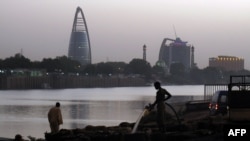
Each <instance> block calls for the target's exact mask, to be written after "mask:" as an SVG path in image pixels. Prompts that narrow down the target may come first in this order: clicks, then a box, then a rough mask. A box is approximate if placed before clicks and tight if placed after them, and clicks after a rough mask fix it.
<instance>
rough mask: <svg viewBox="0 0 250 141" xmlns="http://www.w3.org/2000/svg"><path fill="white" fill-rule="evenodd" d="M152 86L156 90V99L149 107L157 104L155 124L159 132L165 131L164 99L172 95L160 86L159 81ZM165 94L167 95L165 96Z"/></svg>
mask: <svg viewBox="0 0 250 141" xmlns="http://www.w3.org/2000/svg"><path fill="white" fill-rule="evenodd" d="M154 87H155V89H156V90H158V91H157V92H156V100H155V102H154V103H153V104H152V105H151V106H152V107H151V108H154V106H155V105H157V124H158V128H159V130H160V131H161V132H165V130H166V129H165V124H164V120H165V117H166V116H165V103H164V101H165V100H168V99H169V98H171V97H172V95H171V94H170V93H169V92H168V91H167V90H166V89H164V88H162V87H161V83H160V82H158V81H156V82H155V83H154ZM166 96H167V97H166Z"/></svg>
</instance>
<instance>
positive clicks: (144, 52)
mask: <svg viewBox="0 0 250 141" xmlns="http://www.w3.org/2000/svg"><path fill="white" fill-rule="evenodd" d="M146 50H147V46H146V45H143V60H144V61H147V60H146V57H147V54H146Z"/></svg>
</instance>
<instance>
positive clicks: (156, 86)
mask: <svg viewBox="0 0 250 141" xmlns="http://www.w3.org/2000/svg"><path fill="white" fill-rule="evenodd" d="M154 86H155V89H157V90H158V89H159V88H161V83H160V82H158V81H156V82H155V83H154Z"/></svg>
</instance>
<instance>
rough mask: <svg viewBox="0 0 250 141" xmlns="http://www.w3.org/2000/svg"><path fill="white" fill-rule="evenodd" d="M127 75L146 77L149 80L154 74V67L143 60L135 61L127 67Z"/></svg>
mask: <svg viewBox="0 0 250 141" xmlns="http://www.w3.org/2000/svg"><path fill="white" fill-rule="evenodd" d="M126 73H127V74H140V75H144V76H146V78H147V79H149V78H150V77H151V74H152V67H151V65H150V63H148V62H147V61H145V60H143V59H133V60H132V61H130V62H129V64H128V65H127V67H126Z"/></svg>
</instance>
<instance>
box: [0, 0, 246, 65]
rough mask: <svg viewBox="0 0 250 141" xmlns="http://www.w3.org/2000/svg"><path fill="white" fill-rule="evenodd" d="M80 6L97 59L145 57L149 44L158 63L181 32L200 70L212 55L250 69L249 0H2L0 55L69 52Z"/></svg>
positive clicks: (152, 60)
mask: <svg viewBox="0 0 250 141" xmlns="http://www.w3.org/2000/svg"><path fill="white" fill-rule="evenodd" d="M78 6H79V7H81V8H82V10H83V12H84V15H85V18H86V21H87V24H88V30H89V36H90V42H91V52H92V63H98V62H106V61H113V62H115V61H123V62H127V63H128V62H129V61H131V60H132V59H133V58H141V59H142V58H143V45H146V46H147V53H146V54H147V61H148V62H150V64H151V66H153V65H155V63H156V62H157V60H158V55H159V50H160V47H161V43H162V40H163V39H164V38H172V39H174V38H176V36H177V37H180V38H181V39H182V40H183V41H187V42H188V44H191V45H193V46H194V47H195V53H194V62H195V63H197V66H198V67H199V68H204V67H207V66H208V62H209V58H210V57H214V56H219V55H228V56H236V57H240V58H244V59H245V69H250V56H249V55H248V52H249V51H250V49H249V44H250V43H249V40H248V37H250V26H249V25H250V17H249V16H248V13H250V2H248V1H247V0H219V1H218V0H189V1H185V0H178V1H173V0H155V1H154V0H135V1H134V0H106V1H98V0H92V1H85V0H75V1H68V0H53V1H50V0H37V1H32V0H20V1H15V0H2V1H0V19H1V24H0V30H1V32H0V37H1V38H0V47H1V52H0V58H1V59H4V58H7V57H10V56H14V54H16V53H19V52H21V51H22V52H23V55H24V56H25V57H27V58H29V59H31V60H32V61H36V60H37V61H41V60H42V59H43V58H54V57H57V56H62V55H66V56H67V53H68V43H69V38H70V33H71V29H72V21H73V18H74V14H75V9H76V8H77V7H78ZM174 27H175V31H176V34H175V31H174Z"/></svg>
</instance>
